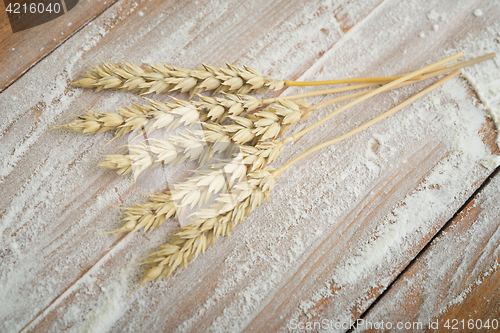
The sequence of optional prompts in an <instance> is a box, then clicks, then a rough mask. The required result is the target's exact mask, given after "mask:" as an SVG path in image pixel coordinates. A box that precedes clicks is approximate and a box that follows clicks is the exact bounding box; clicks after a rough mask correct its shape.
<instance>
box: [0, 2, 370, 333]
mask: <svg viewBox="0 0 500 333" xmlns="http://www.w3.org/2000/svg"><path fill="white" fill-rule="evenodd" d="M286 4H287V5H286V6H284V5H283V4H281V5H280V4H279V3H268V2H259V3H257V2H255V3H253V2H252V3H248V2H245V1H234V2H223V3H219V4H206V5H204V6H202V7H200V5H199V4H196V3H195V2H191V3H186V4H185V5H183V6H182V8H179V7H177V6H176V3H175V2H169V1H159V2H157V3H155V4H154V5H153V4H151V3H149V2H143V3H140V4H137V3H136V2H134V1H122V2H119V3H117V4H116V5H114V6H112V7H111V8H110V10H109V11H108V12H106V13H105V14H103V16H102V17H99V18H98V20H96V23H94V24H93V25H89V26H87V27H85V28H84V29H83V30H82V31H80V32H79V33H77V34H76V35H75V36H74V37H73V38H71V39H70V40H68V42H67V43H65V44H64V45H62V46H61V47H60V48H58V49H56V50H55V51H54V52H53V53H52V54H51V55H50V56H49V57H47V58H46V59H44V60H43V61H42V62H41V63H40V64H38V65H37V66H35V67H34V68H33V70H31V71H30V72H29V73H28V74H27V75H26V76H24V77H22V78H21V79H20V80H19V81H17V82H16V83H15V84H13V85H12V86H11V87H9V88H8V89H7V90H6V91H4V92H3V93H2V94H0V98H1V103H2V107H7V108H9V109H10V110H12V112H11V113H9V114H8V115H7V116H6V117H5V118H4V119H3V120H2V124H1V128H2V132H3V136H2V140H3V146H4V149H5V150H4V151H3V154H5V155H3V157H2V161H3V163H4V164H3V168H2V172H3V173H2V174H1V175H0V176H1V177H0V178H1V181H2V184H1V186H2V193H5V196H4V200H2V201H1V203H0V205H1V207H0V210H1V215H2V220H3V221H5V223H3V224H2V229H3V230H2V234H3V237H5V239H4V240H5V241H4V242H3V244H11V245H9V246H8V248H7V249H5V252H4V253H5V254H4V259H5V261H4V265H6V266H7V265H10V264H13V262H16V261H17V260H20V258H28V257H36V258H37V261H36V267H27V266H25V265H23V266H22V267H17V268H16V267H12V268H9V270H3V272H7V271H8V272H9V273H8V274H7V273H4V274H6V275H4V276H2V281H4V282H5V284H4V286H6V287H5V288H6V289H3V290H2V295H8V296H5V297H6V298H7V297H8V298H9V299H11V300H12V301H13V302H15V304H16V305H19V306H22V307H23V309H24V311H22V312H19V311H15V312H13V313H9V316H8V318H2V319H5V320H2V321H1V322H2V325H4V330H9V328H10V329H22V328H23V327H24V326H26V325H28V324H29V323H30V322H32V326H29V327H33V328H34V329H42V327H46V328H47V329H48V328H50V327H52V328H51V329H52V330H55V329H56V327H59V328H61V329H62V328H67V327H69V326H71V325H74V324H75V323H78V322H80V321H81V320H82V318H81V317H80V316H81V315H83V314H84V313H85V312H86V310H84V311H83V312H81V310H83V308H82V307H81V306H82V304H84V303H85V302H83V301H81V300H80V299H79V297H87V296H89V297H93V296H97V295H98V294H97V292H94V291H92V292H90V293H89V292H88V291H86V290H84V291H82V292H80V291H81V290H82V289H81V288H82V286H83V287H84V286H85V285H87V284H86V283H83V285H82V282H84V281H90V280H88V279H91V280H93V279H94V278H95V277H96V274H95V273H94V271H93V270H94V269H97V267H100V262H106V263H107V264H103V265H104V266H103V267H108V266H107V265H108V264H109V261H108V260H109V259H110V257H113V258H114V257H117V256H116V252H117V250H118V248H117V247H116V244H121V246H124V245H125V244H129V245H130V244H133V243H134V242H136V241H139V244H141V245H140V246H139V248H141V250H139V251H138V252H137V253H136V254H134V258H135V259H134V258H131V257H129V256H128V254H126V251H125V252H121V253H120V255H118V257H120V258H121V259H120V260H119V261H117V262H116V263H115V264H114V265H116V266H115V267H116V272H120V271H121V270H122V268H123V267H124V266H126V265H128V264H130V263H132V262H136V260H137V256H138V255H143V254H146V252H147V251H148V250H146V249H147V248H149V251H150V250H152V249H153V248H155V247H157V246H158V244H161V241H160V240H162V239H163V240H164V239H165V238H166V235H167V234H168V233H169V232H171V230H172V229H173V228H175V227H176V224H175V222H174V221H172V222H171V223H169V224H167V225H166V226H165V228H163V230H162V231H161V233H155V234H154V235H153V236H149V237H148V238H150V237H153V238H152V239H151V241H152V242H154V245H153V246H147V243H149V241H148V240H147V239H146V238H144V237H142V236H139V238H134V239H132V240H128V241H127V242H121V243H120V242H119V241H118V243H115V241H116V240H115V239H113V238H112V237H109V236H104V237H103V236H101V237H96V236H95V235H94V233H95V232H98V231H103V230H110V228H115V227H116V226H117V225H119V222H118V220H119V218H120V216H121V214H120V212H119V211H116V210H114V209H110V208H109V207H106V206H105V205H102V204H101V203H96V202H95V201H94V200H93V199H92V198H93V197H95V196H96V195H97V196H99V197H101V198H103V199H104V200H106V201H109V202H117V200H118V201H122V200H123V202H124V203H127V204H131V203H133V202H134V201H140V200H142V198H141V197H140V196H138V195H137V194H130V192H132V193H133V192H136V191H141V192H151V191H153V190H155V188H152V189H151V188H150V189H148V190H145V189H144V188H141V187H140V186H132V188H131V189H129V187H131V185H132V184H131V181H130V179H124V178H122V177H117V176H115V175H113V174H112V173H109V172H102V170H99V169H98V168H97V167H96V164H97V162H98V161H99V159H100V157H99V156H98V152H99V149H100V148H101V147H102V146H103V145H104V142H105V141H104V140H103V136H91V137H82V136H77V135H72V134H67V133H61V132H51V131H47V128H46V125H50V124H55V123H64V122H66V121H67V120H66V119H65V118H63V117H61V115H67V114H75V113H80V112H82V111H81V107H80V106H79V104H78V102H79V101H82V102H83V103H84V104H85V105H88V106H89V105H90V106H92V107H94V108H98V109H101V110H109V111H111V110H116V108H117V107H118V106H121V105H122V103H126V102H127V101H130V100H132V101H135V102H138V101H140V99H138V98H137V97H134V96H131V95H129V94H121V95H118V94H116V93H115V92H107V93H101V94H94V93H93V92H91V91H82V90H80V89H74V88H71V87H69V82H71V80H74V79H76V78H78V77H79V75H80V73H81V71H82V70H83V69H84V68H85V67H86V65H85V64H84V63H83V62H82V61H81V58H82V57H83V58H84V59H85V60H88V61H90V62H94V61H95V60H96V58H97V57H98V56H100V57H102V58H105V59H106V58H112V59H114V58H115V57H117V58H118V57H119V58H126V59H128V60H131V61H134V62H138V63H141V62H143V61H159V60H163V61H167V62H171V63H174V64H177V65H183V66H186V67H192V66H194V65H195V64H199V63H200V62H201V61H206V62H211V63H213V64H215V65H221V64H223V63H224V62H225V61H226V60H228V61H236V60H238V59H243V58H244V57H247V58H246V59H245V62H247V63H248V64H249V65H253V66H256V67H258V68H259V69H260V70H262V71H264V72H266V73H268V74H274V75H276V76H277V77H280V76H283V77H290V78H293V77H298V76H299V75H300V73H302V72H304V71H305V70H306V69H307V68H308V67H309V65H310V64H311V63H313V62H314V61H315V59H317V58H318V57H320V56H321V54H322V53H324V52H326V51H327V50H328V48H329V47H331V46H332V45H333V44H334V43H335V42H336V41H337V40H338V39H339V38H340V37H341V35H342V33H343V32H342V29H339V26H340V27H342V24H344V23H345V24H354V22H356V21H355V20H357V19H362V18H363V17H364V16H365V15H367V14H368V13H369V11H370V10H371V8H373V6H375V5H376V4H377V1H374V3H373V4H372V5H371V6H372V7H370V5H369V4H367V5H366V6H363V7H362V8H361V7H357V8H355V10H351V11H349V12H348V14H347V12H346V14H345V15H342V12H343V11H344V10H343V9H342V8H339V6H338V5H337V6H335V7H333V8H327V7H325V8H323V6H322V5H321V4H317V3H312V4H309V3H306V2H295V3H289V2H286ZM345 6H346V7H347V8H349V5H345ZM334 11H335V13H334ZM247 13H251V15H247ZM310 13H315V14H313V15H310ZM266 15H267V16H266ZM335 15H341V16H342V20H341V21H340V23H338V22H337V21H336V19H335ZM187 17H190V19H189V20H186V18H187ZM236 17H238V18H239V19H238V20H236V19H235V18H236ZM263 17H265V19H263ZM349 22H352V23H349ZM236 23H237V24H236ZM321 29H323V30H321ZM344 30H347V28H345V27H344ZM228 31H229V32H230V33H226V32H228ZM271 31H274V32H275V33H272V34H271V33H270V32H271ZM298 32H300V33H301V34H300V35H298V36H296V37H294V38H291V37H286V36H291V35H292V34H293V33H298ZM281 36H283V37H281ZM207 41H214V42H213V43H212V42H210V43H207ZM298 43H302V44H303V45H304V46H307V47H308V48H309V50H305V51H301V50H300V49H299V48H298ZM235 45H237V47H235ZM200 50H203V52H200ZM68 55H70V58H69V59H68V58H67V57H68ZM271 55H272V56H273V57H271ZM280 55H282V56H283V58H284V55H286V59H285V58H284V60H283V61H286V64H288V65H287V67H281V66H282V65H284V64H283V63H282V62H281V60H280V59H279V56H280ZM257 56H258V57H257ZM254 57H257V58H254ZM259 59H264V60H263V61H261V60H259ZM274 61H276V62H274ZM271 72H273V73H271ZM41 86H43V87H44V89H39V87H41ZM24 91H30V92H32V93H31V96H30V98H24V96H25V95H24ZM160 98H165V97H160ZM54 135H55V137H53V136H54ZM104 138H106V139H109V138H110V136H104ZM121 144H123V141H122V142H119V145H121ZM64 147H72V148H71V149H69V150H70V151H68V152H67V153H64V154H63V153H62V151H65V150H67V149H66V148H64ZM82 184H85V185H83V186H82ZM160 187H161V186H160ZM139 188H140V190H139ZM157 188H158V185H157ZM134 198H135V199H134ZM43 235H45V236H43ZM130 241H132V243H130ZM144 242H145V243H144ZM18 244H19V245H18ZM77 244H79V245H77ZM151 245H152V244H151ZM77 246H82V247H81V248H80V249H82V251H83V252H81V251H74V249H75V248H76V247H77ZM110 247H111V248H112V251H111V252H109V253H110V254H109V255H106V253H108V251H110V250H109V248H110ZM18 248H19V252H18V251H17V249H18ZM91 248H92V249H91ZM136 255H137V256H136ZM5 257H6V258H5ZM103 258H104V260H103ZM220 258H221V257H219V259H218V260H219V261H220ZM101 260H103V261H101ZM125 262H128V264H127V263H125ZM8 267H10V266H8ZM118 267H119V268H118ZM108 269H109V268H107V269H105V270H103V273H104V274H105V275H106V276H107V278H104V279H102V280H103V281H105V283H108V282H110V281H112V280H113V278H112V277H111V276H110V275H109V273H110V272H109V270H108ZM97 270H99V269H97ZM113 270H115V269H113ZM53 272H57V273H53ZM96 272H97V271H96ZM126 274H128V273H126ZM133 274H135V273H133ZM15 276H26V277H27V279H26V280H24V281H23V282H22V283H19V282H18V280H17V279H16V278H15ZM40 276H45V277H46V278H44V279H43V280H40ZM100 279H101V278H100ZM129 279H130V282H127V281H124V283H126V284H127V285H129V284H130V283H135V282H136V281H137V280H136V279H132V278H129ZM27 285H32V286H37V291H35V292H33V288H26V286H27ZM7 286H8V287H7ZM88 286H90V284H88ZM96 286H97V285H96ZM128 291H130V290H128ZM89 294H90V295H89ZM70 295H71V296H70ZM92 295H93V296H92ZM75 297H76V298H75ZM35 300H36V301H35ZM186 300H189V298H186ZM71 302H75V303H73V305H70V303H71ZM82 302H83V303H82ZM97 302H100V301H97ZM86 303H87V304H89V305H91V304H93V305H96V300H90V299H87V302H86ZM93 305H92V306H91V308H92V309H93V308H94V306H93ZM13 306H14V305H13ZM60 306H62V307H63V308H65V310H63V311H62V312H60V310H58V309H60ZM68 306H69V307H71V308H72V309H74V311H73V310H71V311H68V309H69V308H68ZM72 314H75V316H74V317H72V318H69V319H68V316H71V315H72ZM61 315H63V316H64V317H65V319H63V320H61V317H60V316H61ZM35 319H36V320H35ZM33 320H35V321H33Z"/></svg>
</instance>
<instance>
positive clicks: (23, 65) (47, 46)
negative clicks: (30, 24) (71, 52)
mask: <svg viewBox="0 0 500 333" xmlns="http://www.w3.org/2000/svg"><path fill="white" fill-rule="evenodd" d="M113 2H115V0H108V1H80V2H79V3H78V5H77V6H76V7H75V8H73V9H72V10H70V11H69V12H67V13H66V14H64V15H62V16H61V17H58V18H57V19H55V20H52V21H50V22H47V23H45V24H42V25H39V26H37V27H34V28H31V29H28V30H24V31H20V32H17V33H13V32H12V29H11V28H10V24H9V19H8V17H7V12H6V11H5V5H4V3H3V1H2V2H0V45H1V46H2V47H1V48H0V66H1V67H2V75H1V77H0V92H1V91H3V90H4V89H5V87H6V86H8V85H10V84H11V83H12V82H13V81H15V80H17V79H18V78H19V76H20V75H22V74H23V73H24V72H25V71H26V70H27V69H29V68H30V67H31V66H33V64H34V63H36V62H38V61H39V60H40V59H42V58H44V57H45V56H46V55H47V54H49V53H50V52H52V50H54V48H56V47H58V46H59V45H60V44H61V43H64V41H65V40H66V39H68V38H69V37H71V35H72V34H73V33H74V32H75V31H77V30H79V29H80V28H81V27H82V26H83V25H85V24H87V23H88V22H90V21H92V19H93V18H95V16H96V15H99V14H100V13H101V12H102V11H103V10H105V9H106V8H107V7H109V5H111V4H112V3H113Z"/></svg>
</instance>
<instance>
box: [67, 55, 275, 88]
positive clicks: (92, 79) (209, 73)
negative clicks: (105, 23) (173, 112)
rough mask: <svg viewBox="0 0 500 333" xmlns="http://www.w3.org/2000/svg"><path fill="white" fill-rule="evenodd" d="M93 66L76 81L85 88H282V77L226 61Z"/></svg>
mask: <svg viewBox="0 0 500 333" xmlns="http://www.w3.org/2000/svg"><path fill="white" fill-rule="evenodd" d="M101 61H102V64H100V65H97V66H92V65H90V67H91V70H90V71H88V72H85V78H84V79H81V80H78V81H76V82H73V85H75V86H79V87H83V88H95V89H96V91H100V90H102V89H118V90H129V91H132V92H138V93H140V94H150V93H157V94H158V93H162V92H167V91H168V92H172V91H177V90H178V91H180V92H183V93H189V94H190V96H194V94H196V93H201V92H203V91H205V90H213V91H214V93H215V94H217V93H221V92H231V93H233V92H234V93H239V94H246V93H250V92H252V93H259V92H264V91H266V90H268V89H271V90H279V89H281V88H283V86H284V81H283V80H274V79H270V78H267V77H264V76H263V75H262V74H260V73H259V72H258V71H257V70H255V69H253V68H250V67H248V66H243V68H239V67H236V66H232V65H229V64H227V68H218V67H214V66H210V65H207V64H203V67H198V68H196V70H189V69H185V68H179V67H175V66H169V65H167V64H163V63H161V64H149V65H147V66H144V67H142V68H141V67H139V66H136V65H134V64H132V63H130V62H126V61H122V62H123V64H122V65H117V64H114V63H112V62H110V61H108V62H105V61H103V60H101Z"/></svg>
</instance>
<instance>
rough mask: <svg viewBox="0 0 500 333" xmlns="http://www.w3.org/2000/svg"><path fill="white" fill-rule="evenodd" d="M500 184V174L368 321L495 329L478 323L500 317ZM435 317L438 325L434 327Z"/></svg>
mask: <svg viewBox="0 0 500 333" xmlns="http://www.w3.org/2000/svg"><path fill="white" fill-rule="evenodd" d="M499 186H500V178H499V177H498V176H496V177H494V178H493V179H492V181H491V182H489V184H488V185H486V187H485V188H483V189H482V190H481V191H480V192H479V194H478V195H477V196H475V197H474V199H473V200H471V201H470V202H469V204H468V205H467V206H466V207H465V208H464V210H463V211H462V212H461V213H460V214H459V215H458V216H457V217H456V218H454V219H453V220H452V221H451V223H450V224H449V225H447V226H446V228H444V229H443V230H442V232H441V234H440V236H439V237H437V238H436V239H435V240H434V241H433V242H432V243H431V244H430V246H429V247H428V248H427V249H426V251H425V252H424V253H423V254H422V255H421V256H419V258H418V259H417V260H416V261H415V262H414V263H412V265H411V267H410V268H409V269H408V270H407V271H406V272H405V273H404V274H403V275H402V276H401V277H400V278H399V279H398V280H397V281H396V282H395V284H394V285H393V286H392V288H391V289H390V290H389V291H388V292H387V293H386V294H385V295H384V296H383V297H382V298H381V299H380V301H379V302H378V303H377V305H376V306H375V307H374V308H373V309H372V310H371V311H369V312H368V314H367V316H366V317H365V318H364V319H365V321H366V322H373V323H374V322H380V321H381V320H384V321H386V322H387V321H388V322H391V323H393V325H394V326H396V325H397V324H396V323H398V322H403V323H404V322H411V323H421V324H422V328H423V329H422V330H425V331H427V332H429V331H432V332H442V331H443V330H446V327H445V325H446V324H448V325H449V327H453V325H457V326H456V328H458V329H459V330H460V332H462V331H463V332H477V331H481V330H482V331H484V332H494V331H495V329H493V328H492V327H489V328H482V327H478V326H475V325H476V320H478V319H479V320H481V321H482V323H486V320H488V319H489V323H490V326H491V322H492V320H493V319H496V321H497V322H498V321H499V320H500V309H499V307H498V304H499V302H500V295H499V293H498V282H499V271H498V269H497V268H498V266H499V264H500V232H499V226H500V218H499V216H500V209H499V207H500V205H499V198H498V189H499ZM434 295H438V297H435V296H434ZM436 300H439V301H438V302H436ZM453 319H456V320H457V321H458V323H454V322H453ZM471 319H472V322H473V324H472V323H471V324H470V325H471V326H470V327H469V320H471ZM462 320H464V322H465V329H464V327H462V325H464V323H462V322H461V321H462ZM429 322H432V323H433V325H437V326H432V327H431V328H429V324H428V323H429ZM436 322H437V324H436ZM365 325H368V324H367V323H365V324H363V325H361V326H362V327H366V328H368V327H369V326H365ZM477 325H479V322H478V324H477ZM434 328H435V329H434ZM497 328H498V327H497ZM356 331H375V330H370V329H361V327H360V328H359V329H358V330H356Z"/></svg>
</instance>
